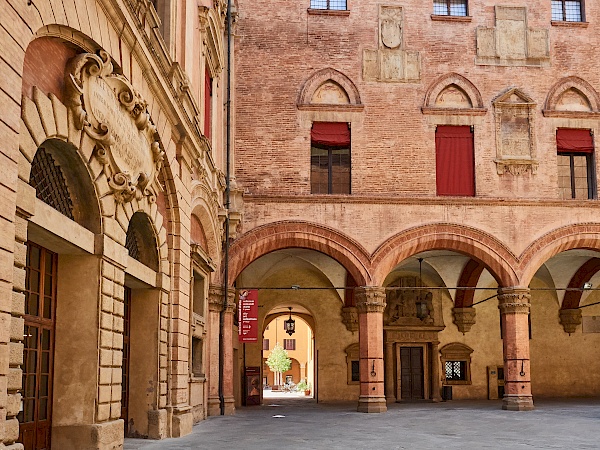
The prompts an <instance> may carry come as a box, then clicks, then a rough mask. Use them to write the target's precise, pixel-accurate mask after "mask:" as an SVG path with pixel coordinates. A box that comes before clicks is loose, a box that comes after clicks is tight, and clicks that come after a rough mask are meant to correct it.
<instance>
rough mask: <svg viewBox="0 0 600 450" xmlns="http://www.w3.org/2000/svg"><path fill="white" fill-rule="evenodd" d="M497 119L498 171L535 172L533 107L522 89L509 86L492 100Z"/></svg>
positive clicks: (531, 100) (512, 172) (531, 101)
mask: <svg viewBox="0 0 600 450" xmlns="http://www.w3.org/2000/svg"><path fill="white" fill-rule="evenodd" d="M493 103H494V115H495V122H496V154H497V157H496V160H495V162H496V168H497V171H498V175H502V174H504V173H506V172H508V173H510V174H512V175H521V174H524V173H526V172H531V173H532V174H535V173H536V171H537V167H538V162H537V160H536V159H535V107H536V104H535V102H534V101H533V99H531V98H530V97H529V96H528V95H526V94H525V93H524V92H523V91H521V90H519V89H517V88H512V89H509V90H508V91H506V92H505V93H503V94H502V95H500V96H499V97H498V98H497V99H496V100H495V101H494V102H493Z"/></svg>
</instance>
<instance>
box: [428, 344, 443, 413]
mask: <svg viewBox="0 0 600 450" xmlns="http://www.w3.org/2000/svg"><path fill="white" fill-rule="evenodd" d="M439 346H440V343H439V342H438V341H433V342H432V343H431V345H430V348H431V399H432V400H433V401H434V402H441V401H442V395H441V392H440V391H441V386H440V384H441V380H440V351H439Z"/></svg>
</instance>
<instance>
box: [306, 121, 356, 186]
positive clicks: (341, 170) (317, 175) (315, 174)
mask: <svg viewBox="0 0 600 450" xmlns="http://www.w3.org/2000/svg"><path fill="white" fill-rule="evenodd" d="M310 138H311V153H310V185H311V193H313V194H350V127H349V126H348V123H346V122H314V123H313V126H312V129H311V133H310Z"/></svg>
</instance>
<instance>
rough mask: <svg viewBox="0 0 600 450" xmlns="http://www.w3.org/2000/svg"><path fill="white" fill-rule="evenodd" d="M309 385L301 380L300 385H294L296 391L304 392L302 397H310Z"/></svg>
mask: <svg viewBox="0 0 600 450" xmlns="http://www.w3.org/2000/svg"><path fill="white" fill-rule="evenodd" d="M310 388H311V386H310V383H307V382H306V380H302V381H301V382H300V383H298V384H297V385H296V390H297V391H300V392H302V391H304V395H310Z"/></svg>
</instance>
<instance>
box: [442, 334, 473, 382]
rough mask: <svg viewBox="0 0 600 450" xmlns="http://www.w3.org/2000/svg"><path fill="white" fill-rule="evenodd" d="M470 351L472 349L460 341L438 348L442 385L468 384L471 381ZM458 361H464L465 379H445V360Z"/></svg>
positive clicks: (471, 351)
mask: <svg viewBox="0 0 600 450" xmlns="http://www.w3.org/2000/svg"><path fill="white" fill-rule="evenodd" d="M471 353H473V349H472V348H471V347H469V346H467V345H465V344H461V343H460V342H453V343H451V344H447V345H444V346H443V347H442V348H441V349H440V354H441V355H442V356H441V360H442V365H441V367H442V375H443V382H442V383H443V384H444V385H468V384H472V382H471ZM450 361H459V362H463V361H464V362H465V372H466V373H465V379H464V380H446V362H450Z"/></svg>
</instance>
